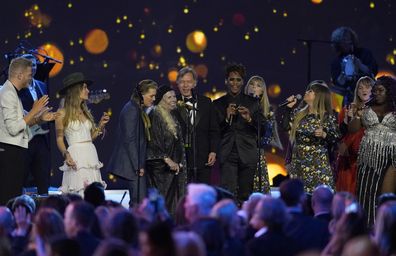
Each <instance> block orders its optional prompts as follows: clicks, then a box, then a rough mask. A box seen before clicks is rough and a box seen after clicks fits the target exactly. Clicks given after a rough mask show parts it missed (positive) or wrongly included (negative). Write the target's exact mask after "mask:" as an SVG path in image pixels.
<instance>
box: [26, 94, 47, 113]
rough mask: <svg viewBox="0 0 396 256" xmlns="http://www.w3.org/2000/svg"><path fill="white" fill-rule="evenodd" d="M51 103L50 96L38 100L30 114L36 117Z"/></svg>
mask: <svg viewBox="0 0 396 256" xmlns="http://www.w3.org/2000/svg"><path fill="white" fill-rule="evenodd" d="M48 103H49V97H48V95H44V96H43V97H41V98H40V99H38V100H36V101H34V102H33V106H32V109H31V110H30V112H32V113H33V114H34V115H36V114H38V113H40V112H41V111H42V110H43V108H44V107H46V106H47V105H48Z"/></svg>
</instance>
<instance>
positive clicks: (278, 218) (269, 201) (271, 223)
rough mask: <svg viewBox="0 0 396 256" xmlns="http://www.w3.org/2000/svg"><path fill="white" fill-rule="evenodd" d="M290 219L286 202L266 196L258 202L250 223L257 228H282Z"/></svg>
mask: <svg viewBox="0 0 396 256" xmlns="http://www.w3.org/2000/svg"><path fill="white" fill-rule="evenodd" d="M287 220H288V214H287V211H286V205H285V203H284V202H283V201H282V200H281V199H279V198H273V197H270V196H265V197H263V198H262V199H260V201H259V202H258V204H257V206H256V209H255V211H254V214H253V217H252V219H251V220H250V224H251V225H252V227H253V228H255V229H257V230H258V229H261V228H263V227H267V228H268V229H269V230H281V229H283V226H284V225H285V224H286V222H287Z"/></svg>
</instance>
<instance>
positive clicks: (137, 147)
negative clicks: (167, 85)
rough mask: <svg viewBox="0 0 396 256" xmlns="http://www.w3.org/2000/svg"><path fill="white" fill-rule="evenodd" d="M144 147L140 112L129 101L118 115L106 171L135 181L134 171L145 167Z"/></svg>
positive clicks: (132, 102) (145, 143) (144, 141)
mask: <svg viewBox="0 0 396 256" xmlns="http://www.w3.org/2000/svg"><path fill="white" fill-rule="evenodd" d="M146 145H147V141H146V137H145V132H144V124H143V120H142V117H141V110H140V108H139V106H138V104H137V103H136V102H134V101H133V100H130V101H128V102H127V103H126V104H125V106H124V107H123V109H122V110H121V113H120V117H119V122H118V128H117V138H116V140H115V143H114V149H113V153H112V155H111V158H110V161H109V163H108V168H107V170H108V171H109V172H110V173H112V174H114V175H116V176H119V177H122V178H124V179H127V180H136V179H137V175H136V171H137V170H139V169H140V168H144V166H145V161H146Z"/></svg>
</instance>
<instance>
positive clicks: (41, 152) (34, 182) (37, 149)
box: [18, 54, 51, 195]
mask: <svg viewBox="0 0 396 256" xmlns="http://www.w3.org/2000/svg"><path fill="white" fill-rule="evenodd" d="M22 57H24V58H26V59H29V60H31V61H32V63H33V65H32V73H33V74H32V75H33V79H32V82H31V84H30V85H29V87H28V88H23V89H22V90H20V91H19V93H18V96H19V98H20V99H21V101H22V105H23V109H24V110H25V111H30V110H31V109H32V106H33V102H34V101H36V100H37V99H40V97H42V96H43V95H47V94H48V88H47V84H45V83H44V82H42V81H39V80H36V79H34V75H35V74H36V71H37V59H36V57H35V56H33V55H32V54H24V55H22ZM30 131H31V135H32V138H31V139H30V141H29V147H28V154H27V155H28V156H27V164H26V167H27V171H26V172H25V174H26V177H25V181H24V187H31V186H37V193H38V194H39V195H47V194H48V187H49V181H50V170H51V160H50V157H49V156H50V138H49V124H48V123H47V122H45V123H42V124H36V125H34V126H31V127H30Z"/></svg>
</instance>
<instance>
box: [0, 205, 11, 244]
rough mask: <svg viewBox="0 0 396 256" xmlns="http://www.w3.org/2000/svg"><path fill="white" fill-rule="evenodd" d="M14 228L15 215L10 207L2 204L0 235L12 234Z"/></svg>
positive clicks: (0, 209)
mask: <svg viewBox="0 0 396 256" xmlns="http://www.w3.org/2000/svg"><path fill="white" fill-rule="evenodd" d="M13 228H14V217H13V216H12V213H11V211H10V209H8V207H5V206H0V237H1V236H3V235H4V236H7V235H9V234H11V232H12V230H13Z"/></svg>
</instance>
